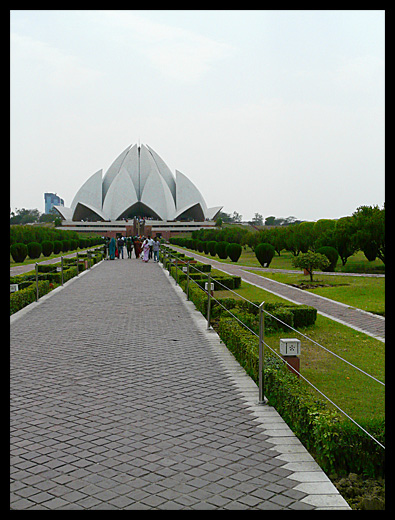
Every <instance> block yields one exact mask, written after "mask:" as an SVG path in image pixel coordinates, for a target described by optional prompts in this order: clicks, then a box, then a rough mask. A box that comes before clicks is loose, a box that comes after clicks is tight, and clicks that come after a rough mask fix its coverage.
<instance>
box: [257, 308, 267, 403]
mask: <svg viewBox="0 0 395 520" xmlns="http://www.w3.org/2000/svg"><path fill="white" fill-rule="evenodd" d="M264 303H265V302H262V303H261V304H260V306H259V402H258V404H266V403H267V400H266V399H265V376H264V373H263V361H264V354H265V351H264V343H263V338H264V332H265V324H264V321H263V305H264Z"/></svg>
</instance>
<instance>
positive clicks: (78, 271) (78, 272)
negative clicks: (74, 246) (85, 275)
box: [76, 251, 80, 276]
mask: <svg viewBox="0 0 395 520" xmlns="http://www.w3.org/2000/svg"><path fill="white" fill-rule="evenodd" d="M76 256H77V276H78V275H79V274H80V270H79V266H78V251H77V254H76Z"/></svg>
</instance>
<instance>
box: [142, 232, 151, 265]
mask: <svg viewBox="0 0 395 520" xmlns="http://www.w3.org/2000/svg"><path fill="white" fill-rule="evenodd" d="M149 249H150V247H149V241H148V238H146V239H145V240H144V242H143V253H144V255H143V261H144V262H148V260H149Z"/></svg>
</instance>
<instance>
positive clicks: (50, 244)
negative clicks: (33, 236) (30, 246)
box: [41, 240, 54, 256]
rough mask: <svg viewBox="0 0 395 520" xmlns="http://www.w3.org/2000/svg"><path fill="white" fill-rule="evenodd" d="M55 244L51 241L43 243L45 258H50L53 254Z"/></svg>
mask: <svg viewBox="0 0 395 520" xmlns="http://www.w3.org/2000/svg"><path fill="white" fill-rule="evenodd" d="M53 246H54V244H53V242H52V241H50V240H44V241H43V242H41V249H42V251H43V255H44V256H49V255H50V254H51V253H52V252H53Z"/></svg>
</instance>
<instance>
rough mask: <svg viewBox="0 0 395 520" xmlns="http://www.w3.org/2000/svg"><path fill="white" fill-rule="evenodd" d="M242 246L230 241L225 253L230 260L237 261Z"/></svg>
mask: <svg viewBox="0 0 395 520" xmlns="http://www.w3.org/2000/svg"><path fill="white" fill-rule="evenodd" d="M241 251H242V247H241V245H240V244H236V243H234V242H233V243H230V244H228V246H227V248H226V253H227V255H228V257H229V258H230V259H231V260H232V262H237V261H238V259H239V258H240V255H241Z"/></svg>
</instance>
